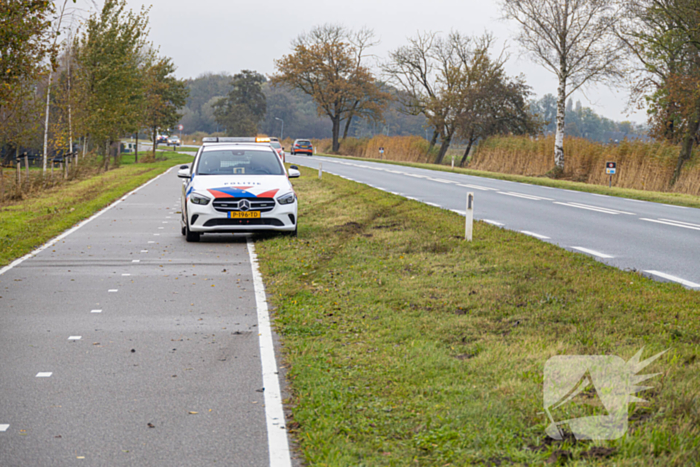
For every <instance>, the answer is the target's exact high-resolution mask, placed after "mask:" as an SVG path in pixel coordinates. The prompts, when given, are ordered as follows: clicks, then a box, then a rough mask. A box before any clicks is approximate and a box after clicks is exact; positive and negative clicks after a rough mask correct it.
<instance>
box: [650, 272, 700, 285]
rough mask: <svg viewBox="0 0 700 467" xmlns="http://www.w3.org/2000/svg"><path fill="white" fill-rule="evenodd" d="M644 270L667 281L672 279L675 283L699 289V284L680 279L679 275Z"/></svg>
mask: <svg viewBox="0 0 700 467" xmlns="http://www.w3.org/2000/svg"><path fill="white" fill-rule="evenodd" d="M644 272H646V273H647V274H651V275H653V276H658V277H662V278H664V279H666V280H669V281H672V282H677V283H679V284H681V285H684V286H686V287H689V288H691V289H699V288H700V284H696V283H695V282H690V281H687V280H685V279H681V278H680V277H676V276H672V275H670V274H666V273H663V272H659V271H644Z"/></svg>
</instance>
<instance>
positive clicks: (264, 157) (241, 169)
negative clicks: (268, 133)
mask: <svg viewBox="0 0 700 467" xmlns="http://www.w3.org/2000/svg"><path fill="white" fill-rule="evenodd" d="M197 175H284V169H283V168H282V165H281V164H280V161H279V157H278V156H277V154H275V153H274V152H272V151H270V150H268V151H261V150H252V149H214V150H209V151H204V152H203V153H202V155H201V156H200V157H199V162H198V163H197Z"/></svg>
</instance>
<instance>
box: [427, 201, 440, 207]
mask: <svg viewBox="0 0 700 467" xmlns="http://www.w3.org/2000/svg"><path fill="white" fill-rule="evenodd" d="M425 204H427V205H428V206H433V207H435V208H441V207H442V206H440V205H439V204H435V203H428V202H427V201H426V202H425Z"/></svg>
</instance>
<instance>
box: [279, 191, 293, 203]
mask: <svg viewBox="0 0 700 467" xmlns="http://www.w3.org/2000/svg"><path fill="white" fill-rule="evenodd" d="M296 199H297V197H296V195H295V194H294V193H287V194H286V195H282V196H280V197H279V198H277V202H278V203H280V204H282V205H285V204H292V203H294V201H296Z"/></svg>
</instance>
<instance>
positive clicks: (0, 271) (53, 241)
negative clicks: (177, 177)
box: [0, 167, 175, 276]
mask: <svg viewBox="0 0 700 467" xmlns="http://www.w3.org/2000/svg"><path fill="white" fill-rule="evenodd" d="M174 168H175V167H171V168H170V169H168V170H166V171H165V172H163V173H162V174H160V175H158V176H157V177H156V178H153V179H151V180H149V181H147V182H146V183H144V184H143V185H141V186H140V187H138V188H136V189H135V190H133V191H130V192H129V193H127V194H125V195H124V196H122V197H121V198H119V199H118V200H117V201H115V202H113V203H112V204H110V205H109V206H107V207H105V208H104V209H102V210H101V211H98V212H96V213H95V214H93V215H92V216H91V217H88V218H87V219H85V220H84V221H82V222H80V223H78V225H76V226H75V227H73V228H72V229H69V230H66V231H65V232H63V233H62V234H61V235H59V236H58V237H55V238H53V239H51V240H49V241H48V242H46V243H45V244H44V245H42V246H40V247H39V248H37V249H36V250H34V251H32V252H31V253H28V254H26V255H24V256H22V257H21V258H19V259H16V260H14V261H13V262H11V263H10V264H8V265H7V266H5V267H4V268H2V269H0V276H2V275H3V274H5V273H6V272H7V271H9V270H10V269H12V268H14V267H16V266H19V265H20V264H22V263H23V262H25V261H26V260H28V259H29V258H33V257H34V256H36V255H38V254H39V253H41V252H42V251H44V250H46V249H47V248H51V247H52V246H54V245H55V244H56V243H58V242H59V241H60V240H63V239H64V238H66V237H67V236H68V235H70V234H72V233H73V232H75V231H76V230H78V229H79V228H81V227H82V226H84V225H85V224H87V223H88V222H91V221H93V220H94V219H97V218H98V217H100V216H101V215H102V214H104V213H106V212H107V211H109V210H110V209H112V208H113V207H115V206H117V205H118V204H120V203H121V202H123V201H125V200H126V198H128V197H129V196H131V195H133V194H134V193H136V192H137V191H139V190H140V189H142V188H144V187H146V186H148V185H150V184H151V183H153V182H155V181H156V180H158V179H159V178H160V177H162V176H164V175H166V174H169V173H170V171H171V170H173V169H174Z"/></svg>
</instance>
